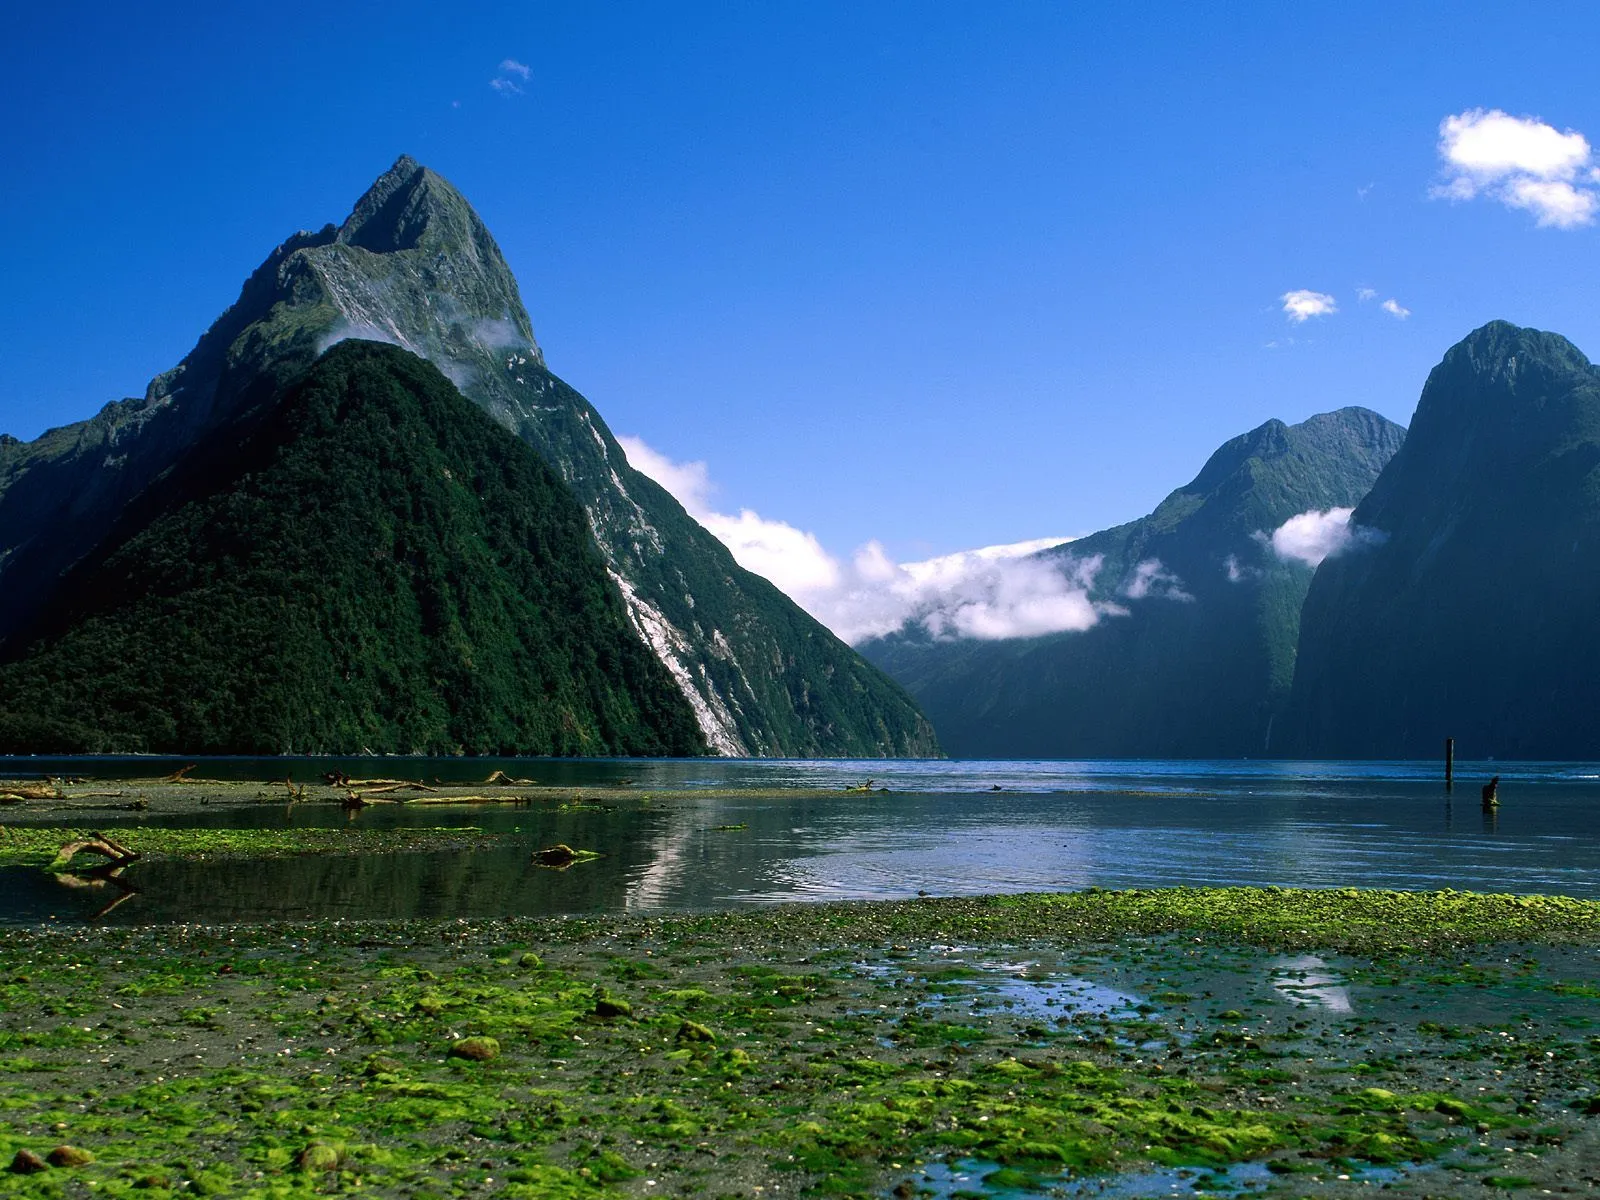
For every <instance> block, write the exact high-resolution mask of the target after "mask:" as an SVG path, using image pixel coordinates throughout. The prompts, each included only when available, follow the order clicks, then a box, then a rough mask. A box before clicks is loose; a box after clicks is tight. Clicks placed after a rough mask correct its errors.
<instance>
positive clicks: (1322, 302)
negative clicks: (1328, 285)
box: [1279, 288, 1339, 325]
mask: <svg viewBox="0 0 1600 1200" xmlns="http://www.w3.org/2000/svg"><path fill="white" fill-rule="evenodd" d="M1279 299H1280V300H1282V301H1283V312H1284V315H1285V316H1287V317H1288V318H1289V320H1291V321H1293V322H1294V323H1295V324H1296V325H1301V324H1304V323H1305V322H1306V321H1309V320H1310V319H1311V318H1312V317H1327V316H1331V315H1333V314H1334V313H1336V312H1338V311H1339V304H1338V302H1337V301H1336V300H1334V298H1333V297H1332V296H1330V295H1328V294H1327V293H1326V292H1314V291H1312V290H1311V289H1310V288H1296V289H1295V290H1294V291H1292V292H1285V293H1284V294H1283V295H1282V296H1280V297H1279Z"/></svg>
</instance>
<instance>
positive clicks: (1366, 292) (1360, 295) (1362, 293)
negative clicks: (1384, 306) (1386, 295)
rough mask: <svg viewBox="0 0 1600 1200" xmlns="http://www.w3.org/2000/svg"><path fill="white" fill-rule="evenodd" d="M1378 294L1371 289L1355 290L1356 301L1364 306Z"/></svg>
mask: <svg viewBox="0 0 1600 1200" xmlns="http://www.w3.org/2000/svg"><path fill="white" fill-rule="evenodd" d="M1377 298H1378V293H1377V292H1376V291H1375V290H1374V289H1372V288H1357V289H1356V299H1357V300H1359V301H1361V303H1363V304H1365V303H1366V302H1367V301H1368V300H1376V299H1377Z"/></svg>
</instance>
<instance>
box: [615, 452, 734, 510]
mask: <svg viewBox="0 0 1600 1200" xmlns="http://www.w3.org/2000/svg"><path fill="white" fill-rule="evenodd" d="M617 444H618V445H619V446H621V447H622V452H623V453H624V454H626V455H627V456H628V463H629V465H630V466H632V467H633V469H634V470H635V471H638V472H639V473H640V474H641V475H648V476H650V478H651V479H654V480H655V481H656V482H657V483H659V484H660V485H661V486H662V487H664V488H666V489H667V491H669V492H671V493H672V495H673V497H674V499H676V500H677V501H678V503H679V504H681V505H683V507H684V508H686V509H687V510H688V511H689V515H690V516H693V517H696V518H698V517H699V515H700V514H701V513H706V512H710V511H711V492H712V490H713V488H712V485H711V472H710V471H709V470H708V469H707V468H706V464H705V463H703V462H684V463H681V462H673V461H672V459H670V458H668V457H667V456H666V455H665V454H662V453H660V452H658V451H657V450H655V449H654V448H653V447H651V446H649V445H648V444H646V442H645V441H644V439H643V438H636V437H619V438H618V439H617Z"/></svg>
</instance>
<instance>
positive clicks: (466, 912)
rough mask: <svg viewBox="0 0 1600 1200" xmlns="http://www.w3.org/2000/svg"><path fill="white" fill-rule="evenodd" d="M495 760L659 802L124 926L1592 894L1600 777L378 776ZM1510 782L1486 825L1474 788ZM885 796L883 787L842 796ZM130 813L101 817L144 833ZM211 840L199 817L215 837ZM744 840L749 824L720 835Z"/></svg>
mask: <svg viewBox="0 0 1600 1200" xmlns="http://www.w3.org/2000/svg"><path fill="white" fill-rule="evenodd" d="M174 765H180V764H176V763H174V764H170V765H169V764H168V763H167V762H166V761H164V760H152V759H139V760H104V759H96V760H43V759H29V760H9V761H5V760H0V774H3V775H6V776H12V777H14V776H15V775H17V774H25V773H30V772H31V773H45V772H50V773H61V774H69V773H70V774H78V775H90V776H96V775H98V776H103V777H118V776H120V777H126V776H129V775H131V774H137V775H143V776H150V775H154V774H156V773H158V772H161V771H165V770H169V769H172V766H174ZM335 766H343V767H344V768H345V769H349V770H351V771H352V772H353V773H358V774H367V773H371V772H372V771H373V770H374V764H373V762H372V761H371V760H348V762H344V761H342V760H333V759H291V760H285V759H267V760H260V759H256V760H251V759H214V760H205V761H203V763H202V766H201V767H200V769H199V770H198V771H197V774H199V775H204V776H208V777H213V778H228V777H232V778H255V779H277V780H282V779H283V778H284V777H285V775H290V776H292V777H294V778H296V779H304V780H309V779H316V778H320V776H321V774H322V773H323V772H324V771H327V770H329V769H331V768H332V767H335ZM496 767H502V768H504V769H505V770H506V771H507V773H508V774H511V775H515V776H531V777H533V778H535V779H537V780H538V781H539V782H540V783H547V784H558V785H567V786H578V787H586V786H594V787H596V788H601V787H608V786H609V785H615V784H616V783H618V782H619V781H621V780H623V779H631V780H633V782H634V788H635V790H636V791H638V792H644V791H648V792H650V794H651V796H652V797H653V799H652V800H651V802H650V803H648V804H642V803H640V801H638V800H637V799H627V798H620V797H625V796H627V793H620V794H619V793H617V792H609V793H607V792H597V794H596V797H595V799H596V803H597V807H594V808H586V809H583V810H581V811H568V812H555V811H552V810H551V809H550V808H547V807H541V806H540V805H532V806H527V807H521V806H516V807H513V806H484V805H476V806H470V807H459V808H440V807H430V808H423V809H404V808H399V807H382V808H372V809H369V810H367V811H366V812H364V813H362V814H361V816H360V817H359V818H358V820H359V822H360V823H361V824H362V825H370V826H378V825H383V824H411V825H429V826H438V825H471V826H477V827H480V828H483V829H486V830H490V831H493V832H496V833H503V834H506V835H508V836H507V837H506V838H505V839H504V840H503V841H502V842H501V843H500V844H498V845H497V846H495V847H494V848H491V849H486V850H477V851H450V852H440V853H412V854H393V855H376V856H368V857H363V858H352V857H348V856H338V857H304V858H292V859H283V860H270V861H262V862H248V863H239V862H231V863H177V862H144V863H137V864H135V865H134V866H133V867H132V868H130V870H129V871H128V873H127V876H126V878H127V879H128V880H129V881H130V882H132V883H133V884H134V885H135V886H136V887H137V888H138V893H137V895H135V896H133V897H132V898H131V899H130V900H129V901H128V902H126V903H124V904H122V905H119V906H118V907H117V908H116V909H115V910H113V911H112V912H111V913H109V914H107V915H106V916H105V917H103V918H101V919H103V920H106V921H111V922H172V921H195V920H203V921H230V920H256V919H277V918H309V917H329V916H340V917H350V918H372V917H410V916H429V917H454V916H496V915H546V914H558V913H582V912H622V911H651V910H684V909H707V908H718V907H726V906H729V905H739V904H766V903H773V902H777V901H789V900H832V899H844V898H889V897H906V896H915V895H918V894H919V893H927V894H930V895H954V894H973V893H986V892H1008V891H1033V890H1044V891H1059V890H1070V889H1076V888H1083V887H1089V886H1100V887H1158V886H1166V885H1178V884H1281V885H1285V886H1300V887H1330V886H1355V887H1395V888H1442V887H1453V888H1461V889H1473V890H1483V891H1514V892H1554V893H1564V894H1567V895H1574V896H1586V897H1600V824H1597V817H1600V765H1596V764H1573V763H1516V764H1512V763H1463V764H1458V768H1457V775H1456V778H1457V780H1458V782H1457V786H1456V792H1455V795H1454V797H1453V798H1452V797H1448V796H1447V795H1446V794H1445V792H1444V788H1443V785H1442V782H1441V780H1440V767H1439V764H1437V763H1432V762H1428V763H1394V762H1384V763H1317V762H1236V761H1235V762H1192V761H1185V762H1155V761H1126V762H972V761H912V762H883V761H870V762H869V761H863V762H849V761H838V760H833V761H827V762H815V761H804V762H791V761H756V760H734V761H729V760H708V759H696V760H669V761H660V760H639V759H631V760H621V759H612V760H559V761H552V760H521V761H517V760H497V761H490V760H484V759H474V760H459V759H386V760H383V761H382V766H381V771H382V773H383V774H386V775H393V776H400V777H406V778H425V779H432V778H435V777H438V778H443V779H455V780H472V779H475V780H481V779H483V778H484V776H485V775H486V774H487V773H488V772H489V771H491V770H493V769H495V768H496ZM1493 774H1498V775H1500V777H1501V785H1500V795H1501V808H1500V811H1499V814H1498V816H1497V817H1494V818H1488V817H1485V816H1484V815H1483V814H1482V813H1481V811H1480V807H1479V802H1478V789H1479V785H1480V784H1481V783H1482V782H1483V781H1485V780H1487V779H1488V777H1489V776H1490V775H1493ZM868 778H871V779H873V780H874V785H873V786H874V787H887V788H888V789H889V791H888V792H887V793H879V792H876V791H875V792H873V793H871V794H868V795H862V794H849V793H846V792H845V791H844V790H843V789H844V788H845V787H846V786H849V785H852V784H859V783H862V782H864V781H865V780H867V779H868ZM707 787H712V788H715V787H727V788H751V787H775V788H784V787H793V788H802V787H803V788H824V789H829V790H837V792H838V794H837V795H830V796H827V797H825V798H818V797H816V796H798V795H797V796H792V797H780V798H777V799H760V800H752V799H749V798H744V797H738V796H728V797H725V798H715V799H706V798H700V797H687V796H680V795H674V794H673V793H674V791H675V790H677V789H685V788H701V789H703V788H707ZM344 820H345V818H344V815H343V814H342V813H341V812H339V811H338V810H336V809H332V808H320V807H316V808H313V807H309V806H301V807H297V808H296V809H294V810H293V811H292V812H289V811H286V810H285V809H284V808H282V807H280V806H277V805H260V806H255V805H252V806H249V807H247V808H235V809H231V810H229V811H226V812H219V813H216V814H214V815H211V814H208V815H207V817H206V818H205V821H206V822H207V823H227V824H250V825H258V826H260V825H264V826H274V825H277V826H281V825H288V824H293V825H320V824H326V825H339V824H343V823H344ZM138 823H139V818H137V817H134V816H132V815H131V814H127V815H123V814H116V815H115V819H114V817H113V815H112V814H108V815H107V817H106V819H105V820H103V821H101V822H100V824H102V825H105V826H108V827H109V826H112V825H120V826H122V827H135V826H137V824H138ZM194 823H201V822H200V819H199V818H196V819H195V822H194ZM727 826H739V827H740V828H726V827H727ZM557 841H561V842H566V843H568V844H569V845H573V846H578V847H583V848H588V849H594V850H598V851H601V852H603V854H604V855H605V857H604V858H602V859H600V860H598V861H596V862H592V863H586V864H582V865H579V866H576V867H573V868H572V869H570V870H568V871H564V872H556V871H549V870H544V869H540V868H535V867H532V866H530V865H529V854H530V852H531V851H532V850H533V849H536V848H538V847H540V846H544V845H549V844H550V843H552V842H557ZM106 898H107V897H106V896H104V895H98V894H86V893H83V892H77V891H73V890H71V889H68V888H65V887H63V886H62V885H60V884H59V883H56V882H55V881H53V880H51V879H50V878H48V877H46V876H44V875H43V873H41V872H38V871H34V870H22V869H8V870H0V920H5V921H11V922H14V923H15V922H23V923H30V924H32V923H38V922H48V921H66V922H71V921H77V920H82V919H87V918H89V917H90V916H92V915H93V914H94V913H95V912H96V911H97V909H99V908H100V907H101V906H102V905H103V904H104V902H105V900H106Z"/></svg>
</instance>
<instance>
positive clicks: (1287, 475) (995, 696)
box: [861, 408, 1405, 758]
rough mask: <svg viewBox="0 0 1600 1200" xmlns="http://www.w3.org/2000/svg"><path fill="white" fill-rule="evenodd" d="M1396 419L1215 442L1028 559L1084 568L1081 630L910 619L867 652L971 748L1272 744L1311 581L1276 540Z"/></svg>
mask: <svg viewBox="0 0 1600 1200" xmlns="http://www.w3.org/2000/svg"><path fill="white" fill-rule="evenodd" d="M1404 432H1405V431H1404V430H1403V429H1401V428H1400V427H1399V426H1398V425H1395V424H1393V423H1392V422H1390V421H1387V420H1385V419H1384V418H1383V417H1381V416H1379V415H1378V414H1377V413H1374V412H1370V411H1368V410H1366V409H1360V408H1346V409H1341V410H1339V411H1338V412H1334V413H1325V414H1322V415H1320V416H1315V417H1312V418H1310V419H1309V420H1307V421H1304V422H1302V423H1301V424H1299V425H1292V426H1290V425H1285V424H1284V423H1283V422H1281V421H1269V422H1267V423H1266V424H1264V425H1262V426H1260V427H1259V428H1257V429H1254V430H1252V431H1251V432H1249V433H1247V434H1243V435H1241V436H1240V437H1237V438H1234V439H1233V440H1231V441H1229V442H1227V443H1226V444H1225V445H1223V446H1222V447H1220V448H1219V449H1218V450H1217V451H1216V453H1215V454H1213V455H1212V456H1211V458H1210V460H1209V461H1208V462H1207V463H1206V465H1205V467H1204V468H1203V469H1202V470H1201V471H1200V473H1199V475H1197V476H1196V477H1195V479H1194V480H1193V482H1191V483H1189V484H1188V485H1187V486H1185V487H1182V488H1179V489H1178V490H1177V491H1175V492H1173V493H1172V494H1171V495H1170V496H1168V497H1167V498H1166V500H1164V501H1163V502H1162V503H1161V505H1160V506H1159V507H1158V508H1157V509H1156V510H1155V512H1153V513H1151V514H1150V515H1149V516H1147V517H1143V518H1141V519H1139V520H1137V521H1133V522H1130V523H1128V524H1126V525H1120V526H1117V527H1116V528H1114V529H1108V530H1105V531H1103V532H1101V533H1096V534H1093V535H1091V536H1089V537H1086V538H1082V539H1080V540H1078V541H1076V542H1072V543H1070V544H1068V545H1065V546H1061V547H1056V548H1054V549H1051V550H1047V551H1043V552H1041V553H1040V554H1039V555H1036V556H1035V558H1036V559H1037V560H1038V561H1040V562H1045V563H1054V564H1056V565H1057V566H1058V567H1059V568H1060V569H1062V570H1063V571H1064V572H1065V573H1067V574H1069V575H1072V576H1074V577H1077V578H1092V580H1093V582H1092V585H1091V586H1090V587H1089V598H1090V599H1091V600H1092V601H1093V602H1094V603H1095V604H1096V605H1097V606H1098V607H1099V609H1100V611H1101V613H1102V616H1101V618H1100V620H1099V622H1098V623H1097V624H1096V625H1094V626H1093V627H1092V628H1090V629H1087V630H1084V631H1081V632H1070V633H1060V634H1054V635H1050V636H1047V637H1038V638H1026V639H1009V640H1004V641H973V640H937V639H934V638H931V637H929V636H927V635H926V634H925V633H920V634H919V633H918V632H917V631H916V630H907V631H902V632H901V633H900V634H897V635H895V636H893V637H890V638H886V639H881V640H878V641H875V642H869V643H867V644H865V645H864V646H862V647H861V649H862V651H863V653H865V654H866V655H867V656H868V657H869V658H870V659H872V660H873V661H874V662H876V663H878V664H879V665H880V666H882V667H883V668H884V669H885V670H887V671H888V672H889V673H890V674H892V675H894V676H895V677H896V678H897V679H899V680H900V681H901V682H902V683H904V684H905V685H906V687H907V688H908V689H909V690H910V691H911V693H912V695H913V696H915V697H916V698H917V700H918V702H919V703H921V704H922V706H923V710H924V711H925V712H926V713H927V714H928V715H929V717H930V718H931V719H932V720H933V722H934V727H935V728H936V729H937V730H938V731H939V737H940V739H941V742H942V743H943V745H944V746H945V748H946V750H947V751H948V752H950V753H952V754H957V755H962V756H965V757H1004V758H1014V757H1019V758H1030V757H1037V758H1077V757H1232V756H1242V755H1261V754H1266V753H1269V752H1271V751H1272V750H1273V749H1274V748H1275V741H1274V733H1275V725H1276V722H1277V718H1278V715H1279V713H1280V712H1281V710H1282V708H1283V705H1284V703H1285V701H1286V700H1287V698H1288V695H1289V688H1290V684H1291V681H1292V678H1293V675H1294V670H1295V645H1296V639H1297V636H1298V632H1299V617H1300V605H1301V602H1302V600H1303V599H1304V597H1305V593H1306V589H1307V587H1308V586H1309V585H1310V582H1311V578H1312V568H1311V567H1310V566H1309V565H1307V564H1306V563H1305V562H1302V561H1297V560H1294V559H1292V558H1284V557H1281V556H1280V555H1279V554H1278V553H1276V552H1275V551H1274V549H1273V547H1272V546H1271V544H1270V542H1269V540H1268V536H1267V535H1270V534H1271V533H1272V532H1273V531H1274V530H1275V529H1277V528H1278V527H1279V526H1281V525H1283V524H1284V522H1286V521H1288V520H1289V519H1290V518H1291V517H1294V516H1297V515H1299V514H1302V513H1306V512H1311V511H1319V512H1320V511H1326V510H1330V509H1335V508H1348V507H1350V506H1351V505H1353V504H1355V503H1356V501H1358V500H1359V499H1360V498H1361V497H1362V496H1363V495H1364V494H1365V493H1366V491H1367V490H1368V488H1370V487H1371V486H1372V482H1373V480H1374V479H1375V478H1377V476H1378V473H1379V471H1380V470H1381V469H1382V468H1383V466H1384V464H1385V463H1387V462H1388V461H1389V459H1390V457H1391V456H1392V455H1393V454H1394V453H1395V451H1396V449H1397V448H1398V447H1399V445H1400V444H1401V441H1402V438H1403V437H1404Z"/></svg>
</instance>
